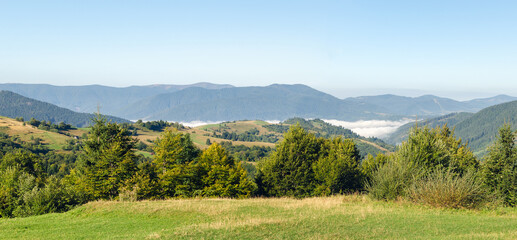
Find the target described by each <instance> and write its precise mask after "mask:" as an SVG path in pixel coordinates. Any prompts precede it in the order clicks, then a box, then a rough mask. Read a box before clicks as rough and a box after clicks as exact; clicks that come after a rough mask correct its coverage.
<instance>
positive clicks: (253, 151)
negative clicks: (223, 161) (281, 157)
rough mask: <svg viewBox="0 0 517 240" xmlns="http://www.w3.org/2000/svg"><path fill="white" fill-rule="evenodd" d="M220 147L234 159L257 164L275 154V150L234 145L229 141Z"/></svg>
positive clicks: (222, 143)
mask: <svg viewBox="0 0 517 240" xmlns="http://www.w3.org/2000/svg"><path fill="white" fill-rule="evenodd" d="M220 145H221V146H222V147H223V148H224V149H225V150H226V152H227V153H228V155H230V156H232V158H233V159H235V160H236V161H242V162H256V161H258V160H260V159H262V158H265V157H267V156H269V155H270V154H271V153H272V152H273V148H271V147H264V146H252V147H248V146H245V145H233V144H232V142H229V141H223V142H221V143H220Z"/></svg>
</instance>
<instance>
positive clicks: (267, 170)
mask: <svg viewBox="0 0 517 240" xmlns="http://www.w3.org/2000/svg"><path fill="white" fill-rule="evenodd" d="M358 161H359V152H358V151H357V149H356V148H355V144H354V143H353V141H351V140H343V139H342V138H335V139H332V140H327V139H324V138H317V137H316V136H314V134H311V133H309V132H307V131H306V130H305V129H303V128H302V127H301V126H300V125H299V124H297V125H294V126H292V127H291V128H290V129H289V131H288V132H287V133H285V135H284V140H283V141H282V142H280V143H279V144H278V145H277V146H276V150H275V151H274V152H273V153H272V154H271V156H270V157H269V158H267V159H265V160H264V161H262V162H260V165H259V172H258V173H257V176H256V181H257V184H258V187H259V189H258V193H259V194H264V195H269V196H294V197H306V196H312V195H328V194H336V193H342V192H347V191H353V190H357V189H360V188H361V178H362V174H361V172H360V169H359V166H358V163H359V162H358Z"/></svg>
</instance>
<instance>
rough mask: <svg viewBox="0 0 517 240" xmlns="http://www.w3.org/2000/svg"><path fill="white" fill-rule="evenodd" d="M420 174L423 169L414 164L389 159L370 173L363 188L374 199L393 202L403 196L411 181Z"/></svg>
mask: <svg viewBox="0 0 517 240" xmlns="http://www.w3.org/2000/svg"><path fill="white" fill-rule="evenodd" d="M422 174H423V168H421V167H420V166H418V165H415V164H414V163H407V162H404V161H401V160H398V159H391V160H390V161H388V162H387V163H385V164H384V165H382V166H381V167H380V168H379V169H378V170H376V171H374V172H373V173H372V175H371V179H370V180H369V181H368V182H366V183H365V186H366V190H367V191H368V193H369V195H370V196H371V197H372V198H374V199H378V200H394V199H396V198H398V197H400V196H404V195H405V194H406V191H407V188H408V187H409V186H410V185H411V184H412V182H413V180H414V179H415V178H416V177H417V176H421V175H422Z"/></svg>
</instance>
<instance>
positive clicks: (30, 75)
mask: <svg viewBox="0 0 517 240" xmlns="http://www.w3.org/2000/svg"><path fill="white" fill-rule="evenodd" d="M0 82H1V83H7V82H11V83H49V84H54V85H87V84H103V85H109V86H130V85H147V84H155V83H159V84H190V83H195V82H212V83H228V84H233V85H236V86H264V85H269V84H272V83H286V84H292V83H301V84H307V85H309V86H311V87H314V88H316V89H319V90H323V91H326V92H329V93H332V94H333V95H335V96H338V97H347V96H357V95H363V94H364V95H369V94H381V93H398V94H404V95H420V94H425V93H435V94H438V95H443V96H449V97H456V98H469V97H471V96H472V97H474V96H488V95H491V94H511V95H515V96H517V1H486V0H485V1H475V0H468V1H467V0H465V1H454V0H447V1H445V0H444V1H440V0H436V1H415V0H408V1H385V0H379V1H373V0H371V1H369V0H364V1H363V0H357V1H324V0H320V1H316V0H315V1H294V0H293V1H278V0H277V1H264V0H261V1H259V0H257V1H247V0H238V1H214V0H206V1H196V0H190V1H187V0H184V1H172V0H170V1H152V0H146V1H128V0H120V1H105V0H102V1H94V0H87V1H50V0H49V1H41V0H37V1H24V0H12V1H4V0H0ZM413 89H417V90H413Z"/></svg>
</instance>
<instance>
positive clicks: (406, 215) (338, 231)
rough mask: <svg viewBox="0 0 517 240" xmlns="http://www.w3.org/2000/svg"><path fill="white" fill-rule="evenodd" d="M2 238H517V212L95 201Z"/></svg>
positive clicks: (283, 201) (273, 202)
mask: <svg viewBox="0 0 517 240" xmlns="http://www.w3.org/2000/svg"><path fill="white" fill-rule="evenodd" d="M0 238H2V239H12V238H18V239H171V238H172V239H517V210H516V209H511V208H497V209H487V210H484V209H481V210H465V209H454V210H452V209H441V208H432V207H426V206H424V205H417V204H414V203H409V202H400V201H389V202H385V201H375V200H371V199H369V198H368V197H367V196H364V195H347V196H332V197H317V198H306V199H292V198H271V199H262V198H255V199H253V198H252V199H243V200H235V199H181V200H161V201H139V202H118V201H97V202H91V203H88V204H86V205H83V206H81V207H78V208H76V209H74V210H72V211H69V212H66V213H57V214H46V215H41V216H34V217H28V218H14V219H0Z"/></svg>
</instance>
